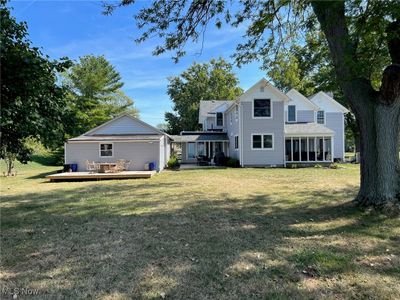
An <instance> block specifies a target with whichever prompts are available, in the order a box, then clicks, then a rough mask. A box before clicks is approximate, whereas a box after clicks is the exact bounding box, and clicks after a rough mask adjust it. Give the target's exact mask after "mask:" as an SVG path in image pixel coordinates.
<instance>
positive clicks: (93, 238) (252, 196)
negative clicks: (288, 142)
mask: <svg viewBox="0 0 400 300" xmlns="http://www.w3.org/2000/svg"><path fill="white" fill-rule="evenodd" d="M56 169H57V168H56V167H48V166H47V167H46V166H42V165H39V164H37V163H31V164H29V165H27V166H19V174H18V176H17V177H12V178H2V179H1V281H2V287H3V288H4V287H5V288H7V291H8V290H9V289H12V288H20V289H21V288H28V289H32V290H36V292H37V295H34V296H29V299H35V298H36V299H46V298H48V299H54V298H57V299H81V298H85V299H86V298H96V299H132V298H133V299H138V298H139V299H140V298H142V299H160V298H166V299H252V298H254V299H256V298H261V299H287V298H291V299H321V298H327V299H329V298H331V299H341V298H353V299H361V298H376V299H399V298H400V221H399V219H398V218H387V217H385V216H382V215H379V214H377V213H368V212H362V211H360V210H359V209H357V208H355V207H354V206H353V205H352V203H351V200H352V199H353V198H354V196H355V195H356V192H357V188H358V182H359V176H358V173H359V170H358V166H354V165H342V166H341V168H340V169H317V168H309V169H218V170H217V169H216V170H185V171H165V172H162V173H161V174H158V175H156V176H155V177H153V178H152V179H147V180H121V181H93V182H63V183H49V182H48V181H47V180H45V179H44V178H43V176H44V175H45V174H48V173H49V172H53V171H55V170H56Z"/></svg>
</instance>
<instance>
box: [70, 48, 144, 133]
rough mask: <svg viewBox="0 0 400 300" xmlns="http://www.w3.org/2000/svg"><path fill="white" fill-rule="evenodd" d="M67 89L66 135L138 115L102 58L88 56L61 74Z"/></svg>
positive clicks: (115, 75)
mask: <svg viewBox="0 0 400 300" xmlns="http://www.w3.org/2000/svg"><path fill="white" fill-rule="evenodd" d="M63 79H64V80H63V83H64V86H66V87H67V89H68V91H69V92H68V107H69V110H70V113H69V114H68V116H67V118H66V119H67V120H66V123H67V124H68V129H67V134H68V135H69V136H75V135H79V134H82V133H84V132H86V131H87V130H89V129H91V128H94V127H96V126H98V125H100V124H102V123H104V122H106V121H108V120H110V119H111V118H113V117H115V116H117V115H119V114H121V113H130V114H132V115H134V116H138V114H139V112H138V110H137V109H136V108H134V106H133V100H132V99H130V98H129V97H128V96H127V95H126V94H125V93H124V92H123V91H122V90H121V88H122V86H123V82H122V81H121V76H120V74H119V73H118V72H117V70H115V68H114V66H112V65H111V64H110V63H109V62H108V61H107V60H106V59H105V57H104V56H93V55H87V56H83V57H81V58H80V59H79V62H78V63H76V64H74V65H73V66H72V67H71V68H70V69H69V70H68V71H67V72H64V73H63Z"/></svg>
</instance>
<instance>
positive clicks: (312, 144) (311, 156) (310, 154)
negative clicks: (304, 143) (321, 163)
mask: <svg viewBox="0 0 400 300" xmlns="http://www.w3.org/2000/svg"><path fill="white" fill-rule="evenodd" d="M308 151H309V152H308V157H309V160H310V161H315V160H317V157H316V152H315V138H313V137H310V138H308Z"/></svg>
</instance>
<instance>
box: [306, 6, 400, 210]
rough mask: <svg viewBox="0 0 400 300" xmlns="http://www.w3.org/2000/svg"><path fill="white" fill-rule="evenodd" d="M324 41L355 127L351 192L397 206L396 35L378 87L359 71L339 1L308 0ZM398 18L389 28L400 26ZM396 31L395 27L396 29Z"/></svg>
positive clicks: (370, 202)
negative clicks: (355, 184)
mask: <svg viewBox="0 0 400 300" xmlns="http://www.w3.org/2000/svg"><path fill="white" fill-rule="evenodd" d="M311 5H312V7H313V10H314V12H315V14H316V16H317V18H318V21H319V23H320V25H321V29H322V30H323V32H324V34H325V36H326V38H327V41H328V45H329V50H330V53H331V56H332V60H333V62H334V65H335V71H336V74H337V78H338V82H339V84H340V86H341V88H342V90H343V93H344V95H345V97H346V98H347V99H348V100H349V102H350V106H351V108H352V111H353V112H354V114H355V116H356V120H357V122H358V125H359V128H360V141H361V149H360V154H361V168H360V169H361V185H360V191H359V193H358V196H357V198H356V201H357V203H359V204H360V205H362V206H374V207H377V208H382V207H391V208H392V207H394V206H397V207H399V206H400V158H399V150H400V149H399V147H400V146H399V145H400V133H399V132H400V55H399V54H400V38H399V35H398V34H396V35H390V36H392V40H390V41H389V45H388V46H389V48H390V50H391V51H390V53H391V57H392V62H393V64H392V65H391V66H388V67H387V68H386V69H385V72H384V75H383V78H382V87H381V90H380V91H379V92H378V91H375V90H373V88H372V86H371V83H370V82H369V80H367V79H365V78H362V77H360V75H359V72H358V71H359V70H358V69H357V67H358V61H357V54H356V48H355V46H354V44H353V42H352V40H351V39H350V36H349V32H348V28H347V26H346V18H345V5H344V2H343V1H313V2H311ZM399 25H400V23H399V21H396V22H393V24H392V25H391V26H389V27H388V30H392V31H399ZM399 32H400V31H399Z"/></svg>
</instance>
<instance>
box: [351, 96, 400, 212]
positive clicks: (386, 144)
mask: <svg viewBox="0 0 400 300" xmlns="http://www.w3.org/2000/svg"><path fill="white" fill-rule="evenodd" d="M374 102H375V103H373V102H372V104H371V106H369V107H368V106H365V107H363V108H362V109H361V110H360V112H359V116H358V120H359V124H360V132H361V182H360V183H361V184H360V191H359V193H358V196H357V198H356V201H357V203H358V204H360V205H362V206H374V207H377V208H383V207H386V206H389V207H391V206H393V205H399V204H400V203H399V198H398V197H399V193H400V165H399V150H400V149H399V143H400V139H399V122H400V121H399V118H400V102H397V103H394V104H392V105H389V106H387V105H383V104H381V103H379V102H378V101H376V100H375V101H374Z"/></svg>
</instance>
